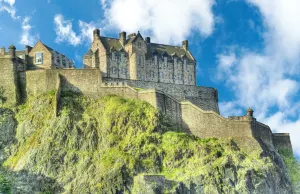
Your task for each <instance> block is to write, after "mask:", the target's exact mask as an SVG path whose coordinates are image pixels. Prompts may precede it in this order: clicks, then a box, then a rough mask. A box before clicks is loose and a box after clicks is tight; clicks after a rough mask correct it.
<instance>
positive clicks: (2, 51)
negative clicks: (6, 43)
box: [0, 47, 5, 55]
mask: <svg viewBox="0 0 300 194" xmlns="http://www.w3.org/2000/svg"><path fill="white" fill-rule="evenodd" d="M0 55H5V47H2V48H1V50H0Z"/></svg>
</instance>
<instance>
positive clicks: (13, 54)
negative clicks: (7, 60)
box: [8, 45, 16, 58]
mask: <svg viewBox="0 0 300 194" xmlns="http://www.w3.org/2000/svg"><path fill="white" fill-rule="evenodd" d="M8 53H9V55H10V56H11V57H12V58H16V47H15V46H14V45H11V46H10V47H9V48H8Z"/></svg>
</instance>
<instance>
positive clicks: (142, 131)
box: [0, 92, 275, 194]
mask: <svg viewBox="0 0 300 194" xmlns="http://www.w3.org/2000/svg"><path fill="white" fill-rule="evenodd" d="M54 104H55V93H53V92H50V93H48V94H45V95H41V96H39V97H35V98H33V97H31V98H29V100H28V101H27V103H26V104H24V105H22V106H19V107H18V111H17V113H16V119H17V121H18V123H19V124H18V128H17V130H16V139H17V141H18V143H17V144H15V145H14V146H13V147H12V148H11V150H12V154H11V156H10V157H9V158H8V159H7V160H6V161H5V163H4V166H5V167H6V168H8V169H10V170H15V171H19V170H26V171H29V172H30V173H32V174H41V175H43V176H45V177H49V178H51V179H54V180H56V181H57V182H58V183H60V184H62V185H63V186H64V189H65V191H66V192H67V193H108V194H109V193H118V192H123V193H130V192H131V190H132V189H134V190H138V189H137V188H136V187H137V186H136V185H134V183H135V182H134V181H135V179H134V177H137V176H142V175H163V176H165V177H166V179H168V180H170V181H171V183H170V184H171V187H170V188H169V190H172V191H174V188H176V187H177V186H178V185H179V186H180V182H182V183H184V184H185V185H186V186H187V187H189V186H190V185H193V184H194V185H205V187H204V191H205V192H206V193H215V192H217V191H218V192H223V193H234V192H235V191H239V192H241V193H243V192H247V189H248V184H249V183H248V182H247V181H246V180H245V179H246V177H247V176H249V174H251V179H252V180H257V181H258V180H260V179H259V178H260V177H264V176H265V174H268V173H269V172H270V171H271V172H273V173H275V172H274V169H275V167H274V164H273V163H272V161H271V159H270V158H269V157H260V153H261V150H254V151H253V152H251V153H248V152H246V151H244V150H242V149H241V148H239V146H238V145H237V143H236V142H235V140H233V139H218V140H217V139H199V138H197V137H194V136H192V135H188V134H186V133H182V132H178V131H175V130H173V129H172V128H171V127H170V126H168V125H166V124H165V119H164V118H163V117H162V115H161V114H160V113H159V112H158V111H157V110H156V109H155V108H154V107H152V106H151V105H150V104H148V103H145V102H141V101H138V100H132V99H124V98H121V97H117V96H106V97H104V98H101V99H98V100H94V99H89V98H87V97H84V96H81V95H78V94H74V93H62V95H61V99H60V103H59V110H60V111H59V114H58V116H57V117H56V116H55V115H54V114H53V109H54V107H53V106H54ZM0 180H1V179H0ZM256 183H257V182H256ZM164 192H168V189H167V190H164Z"/></svg>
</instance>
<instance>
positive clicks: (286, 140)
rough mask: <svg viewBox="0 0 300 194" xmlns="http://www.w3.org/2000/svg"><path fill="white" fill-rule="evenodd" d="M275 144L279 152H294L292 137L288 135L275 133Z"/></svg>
mask: <svg viewBox="0 0 300 194" xmlns="http://www.w3.org/2000/svg"><path fill="white" fill-rule="evenodd" d="M273 144H274V146H275V147H276V148H277V149H278V150H285V151H288V152H291V153H292V152H293V148H292V143H291V139H290V135H289V134H288V133H274V134H273Z"/></svg>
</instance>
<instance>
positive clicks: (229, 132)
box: [0, 29, 292, 150]
mask: <svg viewBox="0 0 300 194" xmlns="http://www.w3.org/2000/svg"><path fill="white" fill-rule="evenodd" d="M84 64H85V68H84V69H75V68H73V67H74V64H73V62H72V61H71V60H69V59H68V58H67V57H65V56H64V55H62V54H60V53H58V52H57V51H55V50H53V49H51V48H49V47H48V46H46V45H44V44H43V43H42V42H41V41H38V42H37V43H36V45H35V46H34V47H30V46H26V48H25V50H24V51H16V48H15V47H14V46H10V47H9V49H8V52H6V50H5V49H4V48H2V49H1V52H0V89H1V91H4V93H3V94H2V92H1V96H0V98H1V99H0V102H3V101H4V102H5V103H7V104H20V103H24V102H25V101H26V100H27V99H28V96H36V95H40V94H43V93H45V92H49V91H55V95H56V98H55V103H54V107H53V113H54V115H55V116H56V115H57V114H59V100H60V94H61V92H68V91H72V92H76V93H80V94H83V95H86V96H89V97H92V98H99V97H103V96H106V95H119V96H123V97H126V98H133V99H140V100H143V101H147V102H148V103H150V104H151V105H153V106H154V107H156V108H157V109H159V110H160V111H161V113H162V114H163V115H165V116H166V117H167V118H169V120H170V124H171V125H173V127H174V128H180V129H184V130H186V132H187V133H190V134H193V135H195V136H198V137H200V138H237V139H243V138H245V142H250V141H251V142H252V143H251V146H253V145H254V144H255V145H257V146H261V147H262V148H263V147H265V146H267V147H269V148H270V150H274V148H278V149H289V150H292V146H291V142H290V137H289V134H273V133H272V131H271V129H270V127H269V126H267V125H265V124H263V123H260V122H258V121H257V120H256V119H255V118H254V115H253V110H251V109H248V110H247V111H246V114H245V115H244V116H239V117H236V116H232V117H228V118H224V117H223V116H221V115H220V113H219V108H218V91H217V90H216V89H215V88H210V87H203V86H196V81H195V80H196V75H195V72H196V69H195V68H196V60H195V59H194V57H193V56H192V54H191V53H190V51H189V48H188V41H183V45H182V46H181V47H178V46H169V45H162V44H155V43H151V41H150V38H148V37H147V38H146V39H143V37H142V36H141V34H140V33H138V34H131V35H129V36H128V37H126V33H125V32H122V33H120V37H119V38H118V39H116V38H107V37H101V36H100V31H99V30H97V29H96V30H95V31H94V40H93V43H92V46H91V49H90V50H89V51H88V52H87V53H86V55H85V56H84ZM0 106H1V104H0ZM253 142H254V143H253Z"/></svg>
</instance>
